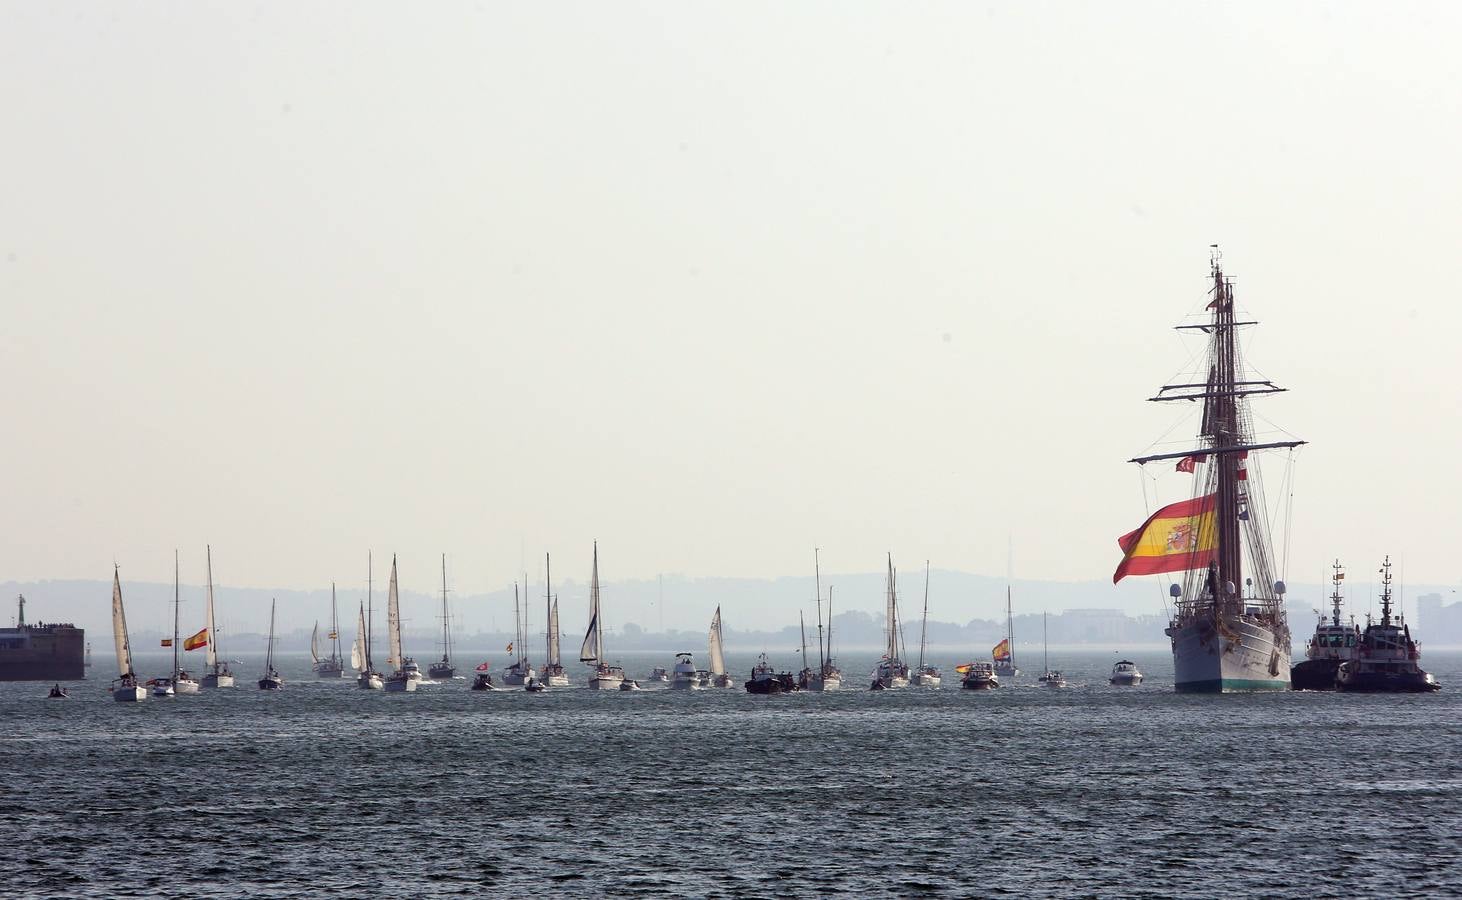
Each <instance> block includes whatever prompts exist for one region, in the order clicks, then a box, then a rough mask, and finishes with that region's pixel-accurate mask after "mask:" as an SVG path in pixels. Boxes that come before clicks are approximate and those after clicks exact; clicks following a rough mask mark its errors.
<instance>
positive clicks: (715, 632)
mask: <svg viewBox="0 0 1462 900" xmlns="http://www.w3.org/2000/svg"><path fill="white" fill-rule="evenodd" d="M711 674H712V675H725V674H726V657H725V656H724V655H722V648H721V607H719V606H718V607H716V614H715V615H714V616H712V617H711Z"/></svg>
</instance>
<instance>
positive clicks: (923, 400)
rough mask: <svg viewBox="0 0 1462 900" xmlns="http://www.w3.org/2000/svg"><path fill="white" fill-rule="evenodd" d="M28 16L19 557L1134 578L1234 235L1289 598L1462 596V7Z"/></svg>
mask: <svg viewBox="0 0 1462 900" xmlns="http://www.w3.org/2000/svg"><path fill="white" fill-rule="evenodd" d="M0 8H3V21H4V27H3V28H0V84H4V85H5V86H6V87H5V89H4V92H3V98H4V99H3V104H0V109H3V115H4V129H3V139H0V162H3V165H0V196H3V198H4V199H3V204H4V215H0V303H3V313H4V328H3V330H0V379H3V383H4V384H5V385H6V390H5V391H4V392H3V394H0V396H3V400H0V412H3V422H4V425H5V440H4V441H3V442H0V472H3V483H4V485H5V488H4V492H3V494H0V507H3V513H4V515H3V518H0V577H3V578H6V579H17V580H24V579H30V578H63V577H85V578H96V579H99V580H105V579H108V578H110V574H111V573H110V567H111V564H112V561H113V560H114V559H115V560H117V561H119V562H120V563H122V565H123V574H124V577H127V578H131V579H139V580H155V581H163V580H170V578H171V567H172V549H173V548H174V547H175V546H181V547H183V548H185V552H186V553H187V555H188V559H187V564H188V565H189V567H190V571H187V572H185V573H184V577H185V579H187V580H190V581H192V582H194V583H197V582H199V581H201V579H202V568H201V552H200V551H201V549H202V545H203V543H204V542H205V541H207V542H212V544H213V545H214V547H215V548H218V550H219V551H220V552H226V554H227V558H228V560H229V564H228V580H229V581H230V582H231V583H233V584H238V585H248V586H257V587H271V586H291V587H300V588H317V587H321V586H324V585H327V584H328V583H329V582H330V581H331V580H337V581H341V582H342V583H346V582H350V583H354V582H358V581H361V580H363V578H364V561H365V553H366V550H367V548H374V550H375V551H376V554H377V563H378V565H377V577H378V578H381V579H383V578H384V574H385V573H384V565H385V564H384V563H383V562H382V561H383V560H389V554H390V553H391V552H396V553H399V554H400V555H401V557H402V566H403V569H404V570H407V569H409V571H411V572H413V573H417V578H418V581H419V582H424V583H415V584H413V585H412V587H413V588H415V589H417V590H421V591H430V590H431V589H432V586H433V584H434V583H435V581H436V579H437V578H438V577H439V569H438V566H439V562H438V554H439V553H441V552H446V553H448V554H449V555H450V556H451V557H452V559H453V561H454V562H453V567H454V573H453V581H454V584H455V586H456V587H457V589H459V590H463V591H468V592H474V591H485V590H491V589H497V588H500V587H501V586H503V585H505V584H508V583H510V582H511V581H512V579H513V578H514V577H515V573H516V572H518V571H520V569H521V568H522V566H523V563H524V560H528V561H529V566H530V568H533V569H534V570H535V572H536V569H537V567H538V565H539V563H538V561H539V560H541V554H542V552H543V551H545V550H549V551H553V552H554V554H555V558H556V560H559V561H561V562H560V565H561V566H562V569H558V566H556V567H555V568H556V570H558V571H560V572H561V573H562V575H563V576H564V577H573V578H575V579H577V580H581V581H582V580H585V579H587V577H588V567H589V558H590V549H591V542H592V541H593V540H594V539H596V538H597V539H598V540H599V541H600V553H601V562H602V565H603V568H604V570H605V573H606V577H613V578H643V577H653V575H654V573H657V572H683V573H687V574H690V575H696V576H711V575H726V576H758V575H776V574H802V573H804V572H806V571H807V570H808V569H810V564H811V553H812V547H813V546H815V545H819V546H821V547H823V548H824V550H823V553H824V557H823V558H824V560H825V562H826V563H827V564H828V565H829V567H830V568H832V569H835V570H838V571H845V572H847V571H875V570H877V569H879V568H880V567H881V566H882V563H883V554H884V552H885V551H887V550H892V551H893V552H894V553H895V555H896V558H897V559H898V560H900V561H901V563H902V564H903V565H904V566H905V567H906V570H907V571H913V570H914V569H915V568H917V567H918V566H919V565H920V564H921V563H922V561H923V560H924V559H926V558H928V559H932V560H933V561H934V565H935V566H936V567H943V568H948V569H958V570H964V571H971V572H983V573H989V574H1000V573H1003V572H1004V570H1005V567H1006V553H1007V549H1006V548H1007V538H1009V539H1010V540H1011V541H1012V542H1013V545H1014V557H1015V567H1016V571H1017V573H1018V574H1020V575H1023V576H1025V577H1029V578H1054V579H1071V580H1085V579H1095V580H1101V579H1105V578H1108V577H1109V576H1110V573H1111V571H1112V569H1113V568H1114V567H1115V565H1116V563H1117V560H1118V554H1117V549H1116V545H1115V538H1116V536H1117V535H1119V534H1122V533H1123V532H1125V531H1127V530H1129V529H1131V528H1133V527H1135V526H1136V525H1137V524H1138V523H1139V522H1140V521H1141V520H1142V518H1143V517H1144V515H1145V513H1146V507H1145V506H1144V500H1143V489H1142V480H1141V478H1140V477H1139V474H1138V471H1137V469H1136V467H1134V466H1131V465H1129V464H1127V463H1126V462H1124V461H1125V460H1126V459H1128V458H1129V457H1132V456H1134V455H1137V454H1138V453H1140V452H1142V451H1143V450H1145V449H1147V448H1148V447H1150V446H1152V445H1153V444H1154V443H1155V442H1158V441H1170V440H1174V439H1181V438H1182V437H1183V436H1184V435H1186V434H1191V432H1192V430H1193V428H1192V426H1193V419H1192V417H1191V415H1190V414H1189V410H1186V409H1184V410H1179V409H1172V408H1169V407H1163V406H1160V405H1158V404H1152V403H1146V402H1144V400H1145V398H1147V397H1149V396H1151V395H1152V393H1153V391H1154V389H1155V388H1156V387H1157V386H1158V385H1159V384H1162V383H1164V382H1165V381H1167V380H1168V379H1169V378H1170V377H1171V376H1173V375H1174V374H1176V373H1179V372H1181V371H1183V370H1184V368H1185V367H1187V366H1189V365H1191V362H1192V359H1193V356H1194V354H1195V353H1197V352H1198V351H1200V350H1201V346H1200V345H1199V344H1197V343H1193V342H1191V339H1187V338H1184V337H1181V336H1179V335H1178V334H1176V333H1175V332H1173V331H1171V330H1170V327H1171V326H1173V325H1175V324H1179V323H1180V322H1182V321H1184V319H1185V317H1186V316H1190V315H1193V314H1196V313H1201V311H1202V309H1203V305H1204V304H1205V303H1206V298H1205V295H1204V292H1205V290H1206V287H1207V285H1206V281H1205V279H1206V276H1207V268H1208V245H1209V244H1210V243H1212V242H1215V241H1217V242H1221V243H1222V245H1223V247H1224V250H1225V254H1226V257H1225V263H1226V265H1227V266H1228V268H1229V270H1230V272H1231V274H1233V275H1234V276H1235V277H1236V278H1237V279H1238V282H1237V284H1238V287H1237V290H1238V297H1239V300H1240V303H1241V305H1242V306H1243V307H1244V308H1245V311H1246V312H1248V313H1252V314H1253V315H1254V316H1255V317H1257V318H1259V319H1260V320H1261V321H1262V323H1263V324H1262V325H1261V326H1260V328H1259V329H1258V330H1256V331H1254V332H1253V333H1252V334H1251V335H1250V343H1249V344H1248V347H1247V353H1248V357H1249V359H1250V361H1251V362H1252V363H1254V365H1255V366H1257V368H1258V369H1259V371H1260V372H1261V373H1262V374H1263V375H1264V376H1265V377H1271V378H1274V379H1275V380H1276V381H1278V382H1279V383H1280V384H1282V385H1284V386H1286V387H1289V388H1290V389H1291V391H1292V392H1291V393H1288V394H1283V395H1280V396H1278V397H1275V398H1270V399H1267V400H1262V401H1259V403H1260V407H1259V409H1258V412H1259V413H1260V414H1261V415H1262V416H1263V417H1265V419H1267V420H1268V421H1270V422H1273V423H1275V425H1276V426H1277V427H1279V428H1282V429H1285V430H1286V431H1287V432H1289V433H1292V434H1294V435H1297V436H1299V437H1301V438H1304V439H1306V440H1309V441H1311V442H1312V443H1311V445H1310V446H1308V447H1306V448H1304V449H1303V450H1302V451H1301V452H1300V454H1299V456H1298V458H1297V460H1298V461H1297V465H1296V469H1295V472H1296V481H1295V485H1296V490H1295V492H1294V525H1293V530H1292V540H1291V543H1290V548H1289V561H1290V563H1289V568H1290V573H1289V574H1290V577H1291V578H1292V579H1294V580H1306V581H1315V580H1318V579H1319V577H1320V575H1321V574H1323V572H1324V571H1325V566H1326V565H1327V564H1328V562H1329V561H1330V560H1331V559H1332V558H1334V557H1336V556H1339V557H1341V558H1342V559H1344V560H1346V561H1347V562H1349V563H1350V564H1351V565H1352V567H1354V568H1355V569H1357V570H1367V569H1373V568H1374V566H1375V565H1376V564H1378V563H1379V560H1380V557H1381V555H1382V554H1383V553H1387V552H1389V553H1391V554H1393V556H1397V557H1400V556H1404V558H1405V565H1406V572H1407V578H1408V580H1415V581H1418V582H1420V581H1431V582H1436V583H1456V582H1457V580H1458V578H1459V573H1458V570H1457V563H1456V552H1455V551H1456V543H1457V527H1456V522H1457V520H1458V510H1459V509H1462V488H1459V479H1458V478H1457V477H1456V472H1457V468H1458V461H1459V460H1462V420H1459V418H1458V415H1457V412H1456V405H1457V393H1458V387H1457V385H1458V380H1459V374H1462V365H1459V362H1458V359H1457V357H1456V346H1457V343H1458V340H1459V335H1462V312H1459V304H1458V295H1459V293H1462V290H1459V284H1462V279H1459V277H1458V272H1457V269H1458V261H1459V259H1462V254H1459V250H1462V247H1459V243H1462V242H1459V237H1462V228H1459V225H1458V224H1457V223H1458V215H1459V214H1458V210H1459V208H1462V176H1459V164H1458V160H1459V159H1462V109H1459V106H1462V90H1459V85H1462V55H1459V54H1458V53H1457V52H1456V47H1457V46H1458V41H1459V38H1462V7H1458V6H1457V5H1456V4H1444V3H1438V4H1386V5H1383V4H1376V3H1364V4H1342V3H1323V4H1322V3H1291V4H1271V3H1253V4H1217V3H1206V4H1196V3H1184V4H1174V3H1166V2H1163V3H1121V4H1115V3H1111V4H1095V3H1004V4H984V5H981V4H974V3H949V4H941V3H923V4H905V3H888V4H864V3H848V2H837V3H817V4H813V3H759V4H758V3H735V4H731V3H725V4H708V3H700V4H676V3H651V4H634V3H613V4H603V3H582V4H564V3H553V4H546V3H521V4H507V3H489V2H484V3H478V4H465V3H463V4H450V3H437V4H427V5H410V4H378V3H361V2H350V3H304V4H259V5H253V4H244V3H192V2H186V3H170V4H160V3H131V4H87V3H81V4H55V3H20V2H5V3H4V5H3V7H0ZM1263 427H1265V428H1268V427H1269V426H1267V425H1264V426H1263ZM1170 428H1172V429H1174V430H1173V431H1172V432H1171V433H1168V432H1169V429H1170ZM1165 434H1166V437H1165ZM1275 462H1277V463H1279V465H1276V466H1274V467H1272V468H1271V470H1270V472H1271V474H1270V479H1269V482H1268V483H1269V493H1270V499H1271V501H1275V502H1278V500H1279V499H1280V496H1281V492H1280V490H1279V477H1278V475H1279V472H1280V469H1281V468H1282V464H1283V458H1280V459H1278V460H1275ZM1153 474H1154V475H1156V476H1157V477H1156V479H1155V484H1153V483H1150V486H1149V491H1151V490H1152V489H1153V488H1154V487H1155V489H1156V490H1157V492H1158V493H1159V494H1160V495H1161V496H1162V497H1163V498H1165V499H1178V498H1179V497H1182V496H1186V495H1187V491H1188V486H1189V484H1190V482H1189V481H1188V480H1186V479H1190V478H1191V476H1187V475H1179V474H1177V473H1174V472H1172V471H1171V467H1170V466H1166V467H1164V466H1158V467H1156V468H1155V469H1154V472H1153ZM1367 577H1369V576H1367ZM844 600H845V602H847V603H848V604H849V605H850V606H867V607H869V608H874V607H876V606H877V598H876V597H869V598H861V599H855V598H844ZM864 601H866V602H864ZM1104 601H1105V598H1103V597H1100V596H1097V597H1093V598H1092V602H1091V604H1090V605H1092V606H1102V605H1111V604H1107V603H1105V602H1104Z"/></svg>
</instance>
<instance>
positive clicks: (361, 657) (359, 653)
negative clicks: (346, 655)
mask: <svg viewBox="0 0 1462 900" xmlns="http://www.w3.org/2000/svg"><path fill="white" fill-rule="evenodd" d="M365 630H366V624H365V605H364V604H362V605H361V608H360V615H359V617H358V618H357V619H356V620H355V643H353V644H351V645H350V667H351V668H353V669H355V670H356V671H357V672H359V673H360V674H362V675H364V674H365V671H366V664H365Z"/></svg>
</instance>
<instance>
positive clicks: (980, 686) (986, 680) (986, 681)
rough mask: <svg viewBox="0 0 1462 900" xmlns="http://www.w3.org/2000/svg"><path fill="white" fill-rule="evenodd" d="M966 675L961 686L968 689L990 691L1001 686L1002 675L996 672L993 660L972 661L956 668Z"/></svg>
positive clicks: (960, 683)
mask: <svg viewBox="0 0 1462 900" xmlns="http://www.w3.org/2000/svg"><path fill="white" fill-rule="evenodd" d="M955 671H956V672H960V673H961V674H962V675H963V676H964V677H963V678H961V679H960V682H959V686H960V687H961V688H963V689H964V690H967V691H988V690H993V689H994V688H998V687H999V686H1000V677H999V676H998V675H996V674H995V664H994V663H993V662H972V663H967V664H966V665H963V666H958V667H957V668H956V669H955Z"/></svg>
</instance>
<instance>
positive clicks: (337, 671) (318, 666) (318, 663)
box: [310, 581, 345, 678]
mask: <svg viewBox="0 0 1462 900" xmlns="http://www.w3.org/2000/svg"><path fill="white" fill-rule="evenodd" d="M319 634H320V623H319V622H318V621H316V622H315V630H314V631H311V632H310V656H311V658H313V659H314V661H315V665H314V669H315V674H316V675H317V676H319V677H320V678H341V677H343V676H344V675H345V661H344V660H342V659H341V658H340V616H339V614H338V611H337V607H336V605H335V582H333V581H332V582H330V631H329V632H328V633H327V634H326V635H325V639H326V640H328V641H329V642H330V656H329V658H328V659H321V658H320V653H319V650H317V649H316V642H317V641H318V639H319Z"/></svg>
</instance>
